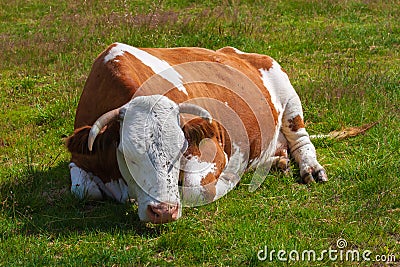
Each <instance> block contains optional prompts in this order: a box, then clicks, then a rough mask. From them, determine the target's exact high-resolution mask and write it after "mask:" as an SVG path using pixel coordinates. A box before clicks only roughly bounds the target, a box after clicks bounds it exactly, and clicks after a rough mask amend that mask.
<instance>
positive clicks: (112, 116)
mask: <svg viewBox="0 0 400 267" xmlns="http://www.w3.org/2000/svg"><path fill="white" fill-rule="evenodd" d="M120 111H121V108H116V109H113V110H110V111H109V112H107V113H104V114H103V115H101V116H100V118H98V119H97V120H96V122H95V123H94V124H93V126H92V129H90V132H89V137H88V147H89V150H90V151H92V149H93V143H94V140H95V139H96V137H97V135H98V134H99V133H100V131H101V129H103V128H104V126H106V125H107V124H109V123H110V122H111V121H113V120H117V119H118V118H119V116H120Z"/></svg>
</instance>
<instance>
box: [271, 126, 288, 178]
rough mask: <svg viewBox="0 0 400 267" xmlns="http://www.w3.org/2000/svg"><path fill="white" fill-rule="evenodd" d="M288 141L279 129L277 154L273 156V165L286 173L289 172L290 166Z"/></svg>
mask: <svg viewBox="0 0 400 267" xmlns="http://www.w3.org/2000/svg"><path fill="white" fill-rule="evenodd" d="M289 163H290V159H289V154H288V141H287V140H286V138H285V136H284V135H283V133H282V132H281V131H279V136H278V143H277V146H276V151H275V155H274V156H273V157H272V166H273V167H275V168H277V169H279V170H281V171H282V172H283V173H284V174H288V173H289V171H290V168H289Z"/></svg>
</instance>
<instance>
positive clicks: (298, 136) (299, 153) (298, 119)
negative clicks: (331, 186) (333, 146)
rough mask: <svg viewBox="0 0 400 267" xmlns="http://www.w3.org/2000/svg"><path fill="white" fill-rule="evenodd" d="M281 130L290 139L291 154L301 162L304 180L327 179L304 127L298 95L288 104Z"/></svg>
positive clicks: (301, 172) (306, 181) (301, 173)
mask: <svg viewBox="0 0 400 267" xmlns="http://www.w3.org/2000/svg"><path fill="white" fill-rule="evenodd" d="M281 130H282V132H283V134H284V136H285V138H286V139H287V141H288V144H289V151H290V154H291V155H292V157H293V158H294V159H295V161H296V162H297V163H298V164H299V168H300V175H301V177H302V179H303V182H304V183H310V182H313V181H315V180H316V181H327V180H328V177H327V175H326V173H325V170H324V168H323V167H322V166H321V165H320V164H319V163H318V161H317V155H316V151H315V147H314V145H313V144H312V143H311V140H310V137H309V135H308V133H307V131H306V129H305V127H304V122H303V110H302V107H301V103H300V99H299V97H298V96H297V95H296V96H294V97H293V98H291V99H290V100H289V101H288V103H287V105H286V108H285V111H284V114H283V118H282V128H281Z"/></svg>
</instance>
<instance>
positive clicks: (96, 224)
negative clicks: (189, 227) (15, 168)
mask: <svg viewBox="0 0 400 267" xmlns="http://www.w3.org/2000/svg"><path fill="white" fill-rule="evenodd" d="M8 178H9V179H8V181H7V182H4V183H3V184H0V199H1V202H0V203H1V206H0V215H1V216H2V217H3V218H2V220H5V222H4V224H6V225H9V226H8V227H6V228H7V229H8V230H7V231H0V235H2V238H8V237H10V236H14V235H35V234H46V235H47V234H50V235H68V234H71V233H85V232H87V233H90V232H127V233H129V234H134V235H140V236H143V237H149V238H151V237H157V236H158V235H159V234H160V231H162V229H163V228H162V227H159V226H152V225H150V224H145V223H142V222H140V221H139V217H138V215H137V207H136V205H135V204H125V205H124V204H118V203H115V202H112V201H104V202H103V201H101V202H100V201H80V200H78V199H76V198H75V197H74V196H73V195H72V194H71V192H70V177H69V171H68V162H61V163H59V164H58V165H57V166H54V167H51V168H43V169H42V170H39V169H35V168H32V167H29V168H27V170H25V171H23V172H21V173H20V174H18V175H16V177H8ZM0 224H2V223H1V222H0Z"/></svg>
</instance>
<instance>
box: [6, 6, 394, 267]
mask: <svg viewBox="0 0 400 267" xmlns="http://www.w3.org/2000/svg"><path fill="white" fill-rule="evenodd" d="M113 42H123V43H127V44H130V45H133V46H137V47H175V46H201V47H206V48H210V49H218V48H221V47H223V46H228V45H229V46H234V47H236V48H238V49H240V50H243V51H247V52H257V53H263V54H268V55H270V56H272V57H274V58H275V59H276V60H277V61H278V62H280V64H281V65H282V66H283V68H284V69H285V70H286V71H287V72H288V74H289V76H290V78H291V81H292V84H293V86H294V87H295V88H296V90H297V92H298V93H299V95H300V98H301V99H302V103H303V108H304V113H305V121H306V127H307V128H308V131H309V133H310V134H326V133H329V132H330V131H333V130H340V129H342V128H346V127H352V126H361V125H364V124H367V123H371V122H379V123H378V124H377V125H376V126H375V127H373V128H372V129H370V130H369V131H368V132H366V133H365V134H364V135H359V136H357V137H354V138H349V139H345V140H341V141H338V140H329V139H319V140H315V141H314V144H315V146H316V148H317V153H318V156H319V161H320V163H321V164H323V165H324V167H325V168H326V170H327V174H328V176H329V179H330V180H329V181H328V182H327V183H325V184H311V185H308V186H307V185H303V184H300V183H298V182H297V181H298V179H299V174H298V168H297V167H296V166H295V165H294V164H293V166H292V172H291V173H290V174H289V175H288V176H285V175H283V174H281V173H279V172H277V171H273V172H270V173H269V174H268V176H267V178H266V179H265V182H264V183H263V184H262V185H261V187H260V188H259V189H258V190H256V191H255V192H249V187H248V184H249V183H250V180H251V175H245V176H244V177H243V178H242V181H241V184H240V185H239V186H238V187H237V188H235V189H234V190H232V191H231V192H230V193H229V194H228V195H227V196H225V197H224V198H222V199H220V200H219V201H216V202H214V203H212V204H209V205H207V206H203V207H197V208H186V209H184V211H183V213H184V214H183V217H182V219H180V220H179V221H177V222H175V223H171V224H168V225H161V226H159V225H152V224H143V223H140V222H139V218H138V216H137V210H136V207H135V206H132V205H119V204H116V203H113V202H84V201H79V200H77V199H75V198H74V197H73V196H72V195H71V193H70V191H69V190H70V188H69V187H70V177H69V170H68V163H69V154H68V152H67V150H66V148H65V146H64V139H65V138H66V137H67V136H69V135H70V134H71V133H72V132H73V122H74V114H75V110H76V107H77V103H78V101H79V97H80V94H81V90H82V88H83V85H84V82H85V79H86V77H87V75H88V73H89V71H90V68H91V64H92V63H93V61H94V59H95V58H96V56H97V55H98V54H99V53H100V52H102V51H103V50H104V49H105V48H106V47H107V46H108V45H109V44H111V43H113ZM0 47H1V53H0V107H1V112H0V266H56V265H61V266H288V265H289V266H352V265H359V266H387V265H389V266H399V265H400V153H399V151H400V130H399V129H400V2H399V1H396V0H388V1H374V0H372V1H361V0H339V1H330V0H323V1H317V0H303V1H300V0H284V1H277V0H272V1H234V0H232V1H228V0H225V1H221V2H218V3H217V1H215V2H214V1H204V2H202V3H200V1H183V0H178V1H169V0H165V1H157V2H155V3H154V2H152V1H97V0H87V1H72V0H66V1H58V0H57V1H55V0H47V1H39V0H29V1H21V0H8V1H5V0H4V1H1V3H0ZM339 239H344V240H346V242H347V244H346V246H343V247H342V244H339V243H338V242H337V241H338V240H339ZM342 241H343V240H342ZM265 247H267V249H268V254H269V253H270V252H271V250H276V251H278V250H284V251H286V252H287V253H286V255H285V257H286V258H287V257H288V254H289V252H290V251H293V250H296V251H298V252H300V254H301V252H302V251H304V250H314V251H316V252H317V257H319V256H320V253H321V252H322V251H323V250H329V249H336V250H338V251H339V250H340V249H341V248H343V249H342V251H343V253H346V251H347V250H358V251H360V254H361V253H362V252H363V251H365V250H369V251H371V254H370V259H371V261H364V260H362V259H361V256H360V261H346V259H345V258H344V256H343V257H342V259H340V257H339V258H338V259H336V260H332V259H330V258H329V257H328V256H327V255H325V257H324V258H323V259H321V260H304V261H302V260H298V261H293V260H291V261H280V260H279V258H278V256H277V254H276V253H275V254H274V255H273V258H272V261H271V260H270V259H269V257H268V258H267V259H265V260H264V261H260V260H259V259H258V256H257V255H259V256H260V255H261V256H262V255H263V254H265V252H264V251H261V252H260V250H264V249H265ZM260 253H261V254H260ZM380 255H383V256H386V258H390V256H391V255H394V256H395V257H396V260H397V261H396V262H391V263H383V262H381V261H377V260H378V259H377V258H376V256H380ZM380 259H382V257H381V258H380ZM392 259H393V258H392Z"/></svg>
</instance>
